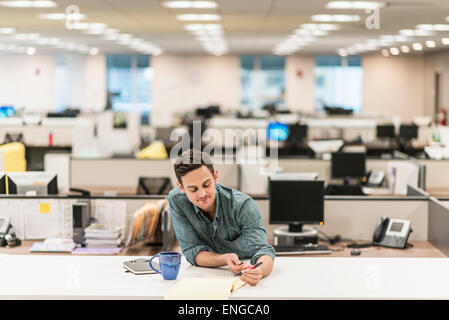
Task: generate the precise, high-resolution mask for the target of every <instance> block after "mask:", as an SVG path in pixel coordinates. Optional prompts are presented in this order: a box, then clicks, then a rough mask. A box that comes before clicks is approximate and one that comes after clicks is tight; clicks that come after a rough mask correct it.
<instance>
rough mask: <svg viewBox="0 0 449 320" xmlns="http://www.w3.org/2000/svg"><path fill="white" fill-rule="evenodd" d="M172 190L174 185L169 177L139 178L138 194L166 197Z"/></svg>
mask: <svg viewBox="0 0 449 320" xmlns="http://www.w3.org/2000/svg"><path fill="white" fill-rule="evenodd" d="M172 188H173V185H172V184H171V180H170V178H168V177H161V178H154V177H139V183H138V185H137V194H146V195H166V194H168V193H169V192H170V190H171V189H172Z"/></svg>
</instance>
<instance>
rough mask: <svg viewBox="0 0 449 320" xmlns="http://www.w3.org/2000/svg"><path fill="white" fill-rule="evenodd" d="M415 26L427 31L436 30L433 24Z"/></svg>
mask: <svg viewBox="0 0 449 320" xmlns="http://www.w3.org/2000/svg"><path fill="white" fill-rule="evenodd" d="M415 28H416V29H419V30H426V31H433V30H434V26H433V24H418V25H417V26H416V27H415Z"/></svg>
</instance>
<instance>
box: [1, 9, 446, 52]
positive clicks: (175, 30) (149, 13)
mask: <svg viewBox="0 0 449 320" xmlns="http://www.w3.org/2000/svg"><path fill="white" fill-rule="evenodd" d="M54 1H55V2H57V3H58V7H57V8H50V9H45V8H21V9H18V8H6V7H0V28H2V27H13V28H15V29H16V33H38V34H40V35H41V37H58V38H60V39H61V40H63V41H67V42H69V41H70V42H75V43H80V44H85V45H87V46H89V47H92V46H96V47H98V48H99V50H100V52H135V51H134V50H132V49H130V48H129V47H127V46H121V45H118V44H117V43H116V42H114V41H110V40H104V39H103V38H102V36H99V35H87V34H84V33H83V32H82V31H79V30H68V29H66V28H65V22H64V21H50V20H42V19H38V18H37V15H38V14H39V13H52V12H65V9H66V7H67V6H69V5H73V4H74V5H77V6H78V7H79V8H80V11H81V13H83V14H85V15H86V16H87V18H86V19H85V22H102V23H106V24H107V25H108V27H109V28H117V29H119V30H120V32H122V33H130V34H132V35H133V36H134V37H136V38H142V39H144V40H145V41H149V42H151V43H154V44H155V45H156V46H158V47H159V48H161V49H162V50H163V53H167V54H178V53H179V54H202V53H205V51H204V49H203V48H202V46H201V45H200V43H199V42H198V41H197V40H196V39H195V38H194V37H193V36H192V35H191V34H189V33H188V32H187V31H185V30H184V29H183V27H184V26H185V25H186V24H188V23H187V22H182V21H178V20H177V19H176V16H177V15H178V14H181V13H189V12H190V13H198V12H201V13H218V14H220V15H221V16H222V20H221V21H219V23H220V24H222V25H223V28H224V32H225V39H226V41H227V44H228V47H229V52H228V53H229V54H242V53H248V54H250V53H255V54H258V53H261V54H262V53H265V54H269V53H271V52H272V51H273V49H274V47H275V46H276V45H277V44H279V43H280V42H282V41H283V40H284V39H285V38H286V37H287V36H288V35H290V34H292V33H293V30H294V29H296V28H298V27H299V25H300V24H302V23H311V22H312V21H311V18H310V17H311V15H314V14H359V15H360V16H361V17H362V18H361V20H360V21H358V22H350V23H340V25H341V30H338V31H331V33H330V35H328V36H322V37H317V39H318V40H317V41H315V42H313V43H311V44H309V45H307V46H305V47H304V48H303V49H301V50H300V51H298V53H301V52H305V53H316V52H331V53H336V52H337V50H338V49H339V48H343V47H348V46H351V45H354V44H355V43H357V42H360V41H365V40H368V39H378V38H379V37H380V36H382V35H397V34H398V31H399V30H400V29H414V28H415V26H416V25H418V24H444V23H449V22H446V20H445V18H446V17H447V16H449V1H448V0H408V1H407V0H391V1H388V2H387V3H386V6H385V7H384V8H382V9H380V29H379V30H368V29H367V28H366V27H365V18H366V16H367V14H366V13H365V12H364V10H330V9H325V5H326V3H327V2H328V1H327V0H216V2H217V3H218V8H216V9H203V10H199V9H197V10H186V9H167V8H165V7H163V6H162V5H161V3H162V0H72V1H67V0H54ZM13 36H14V35H0V44H2V43H3V44H10V43H14V44H17V45H25V46H33V47H35V48H36V50H37V52H38V53H39V52H50V51H51V52H54V51H55V50H56V49H54V48H52V47H51V46H49V45H37V44H36V43H35V42H33V41H29V40H27V41H25V40H15V39H14V38H13ZM444 36H447V37H449V31H447V32H438V35H437V36H434V37H429V38H422V37H418V38H415V39H410V40H411V41H420V42H423V41H424V40H427V39H434V40H436V42H437V48H435V49H426V50H438V49H441V48H442V47H443V45H442V44H441V38H442V37H444ZM408 44H410V43H408ZM58 50H59V51H62V52H63V51H64V49H58ZM58 50H56V51H58ZM426 50H425V51H426Z"/></svg>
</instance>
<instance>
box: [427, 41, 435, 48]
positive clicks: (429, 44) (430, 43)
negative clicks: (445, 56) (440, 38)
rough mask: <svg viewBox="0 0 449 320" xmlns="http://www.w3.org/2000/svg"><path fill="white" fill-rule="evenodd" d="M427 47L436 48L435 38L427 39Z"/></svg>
mask: <svg viewBox="0 0 449 320" xmlns="http://www.w3.org/2000/svg"><path fill="white" fill-rule="evenodd" d="M426 47H427V48H435V47H436V43H435V41H433V40H427V41H426Z"/></svg>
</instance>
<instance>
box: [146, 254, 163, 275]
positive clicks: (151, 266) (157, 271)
mask: <svg viewBox="0 0 449 320" xmlns="http://www.w3.org/2000/svg"><path fill="white" fill-rule="evenodd" d="M156 257H159V253H158V254H157V255H155V256H152V257H151V259H150V261H149V262H148V263H149V264H150V268H151V269H153V270H154V271H156V273H161V272H160V271H159V270H156V269H154V267H153V265H152V264H151V261H153V259H154V258H156Z"/></svg>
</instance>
